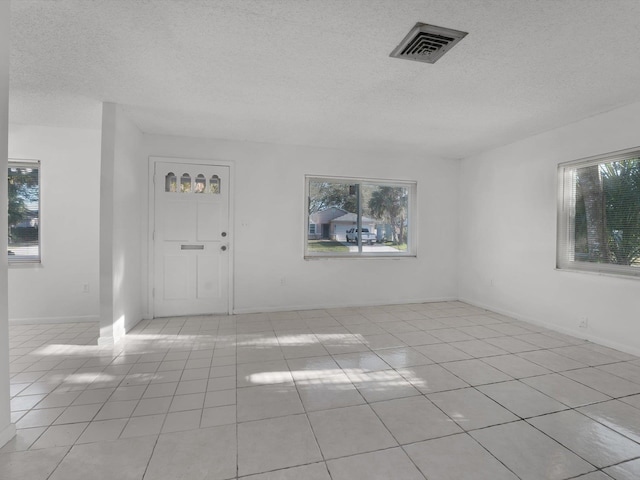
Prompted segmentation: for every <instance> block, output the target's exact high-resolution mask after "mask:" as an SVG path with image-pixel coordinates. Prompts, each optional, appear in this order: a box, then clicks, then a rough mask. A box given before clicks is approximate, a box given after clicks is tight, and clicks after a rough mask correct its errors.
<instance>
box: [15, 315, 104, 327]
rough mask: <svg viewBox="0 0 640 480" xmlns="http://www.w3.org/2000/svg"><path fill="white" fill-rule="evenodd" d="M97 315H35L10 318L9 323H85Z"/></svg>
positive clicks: (93, 319) (96, 318)
mask: <svg viewBox="0 0 640 480" xmlns="http://www.w3.org/2000/svg"><path fill="white" fill-rule="evenodd" d="M98 321H100V317H98V315H83V316H78V317H37V318H10V319H9V325H32V324H36V323H87V322H98Z"/></svg>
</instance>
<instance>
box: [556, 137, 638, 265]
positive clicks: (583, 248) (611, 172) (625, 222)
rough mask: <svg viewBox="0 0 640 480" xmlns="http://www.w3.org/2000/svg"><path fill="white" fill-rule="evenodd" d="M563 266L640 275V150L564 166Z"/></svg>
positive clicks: (560, 217)
mask: <svg viewBox="0 0 640 480" xmlns="http://www.w3.org/2000/svg"><path fill="white" fill-rule="evenodd" d="M559 177H560V181H559V186H560V202H559V206H558V259H557V266H558V268H567V269H576V270H589V271H595V272H603V273H618V274H624V275H636V276H640V149H634V150H625V151H622V152H615V153H612V154H609V155H602V156H598V157H591V158H588V159H584V160H581V161H578V162H571V163H566V164H561V165H560V166H559Z"/></svg>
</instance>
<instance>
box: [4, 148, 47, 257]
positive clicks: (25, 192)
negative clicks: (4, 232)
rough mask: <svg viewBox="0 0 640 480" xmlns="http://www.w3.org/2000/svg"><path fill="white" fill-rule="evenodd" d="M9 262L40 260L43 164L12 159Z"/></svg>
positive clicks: (10, 169) (8, 178) (10, 172)
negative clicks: (41, 170) (41, 178)
mask: <svg viewBox="0 0 640 480" xmlns="http://www.w3.org/2000/svg"><path fill="white" fill-rule="evenodd" d="M7 181H8V196H9V198H8V207H9V208H8V210H9V211H8V213H9V215H8V218H9V238H8V252H7V253H8V258H9V263H20V262H40V163H39V162H18V161H12V160H10V161H9V170H8V175H7Z"/></svg>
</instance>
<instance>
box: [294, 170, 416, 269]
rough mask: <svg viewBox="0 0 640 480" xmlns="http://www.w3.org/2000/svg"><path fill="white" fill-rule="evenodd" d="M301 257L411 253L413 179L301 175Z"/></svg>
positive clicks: (414, 247)
mask: <svg viewBox="0 0 640 480" xmlns="http://www.w3.org/2000/svg"><path fill="white" fill-rule="evenodd" d="M306 184H307V202H308V204H307V222H306V224H307V225H308V227H307V232H308V233H307V236H306V245H305V256H307V257H314V256H398V255H405V256H406V255H409V256H411V255H415V251H416V245H415V240H414V235H413V228H414V220H413V218H412V217H411V215H412V212H413V210H414V207H413V204H414V202H415V191H416V183H415V182H397V181H387V180H366V179H359V178H320V177H307V182H306Z"/></svg>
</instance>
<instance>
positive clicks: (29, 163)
mask: <svg viewBox="0 0 640 480" xmlns="http://www.w3.org/2000/svg"><path fill="white" fill-rule="evenodd" d="M16 167H18V168H20V167H21V168H33V169H37V171H38V255H37V256H35V255H9V254H8V253H7V264H8V266H9V267H21V266H22V267H25V266H40V265H42V162H41V161H40V160H33V159H17V158H9V159H7V169H8V170H9V169H11V168H16ZM7 173H8V172H7ZM7 228H9V226H8V225H7ZM10 249H11V245H10V244H8V249H7V251H8V250H10Z"/></svg>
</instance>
